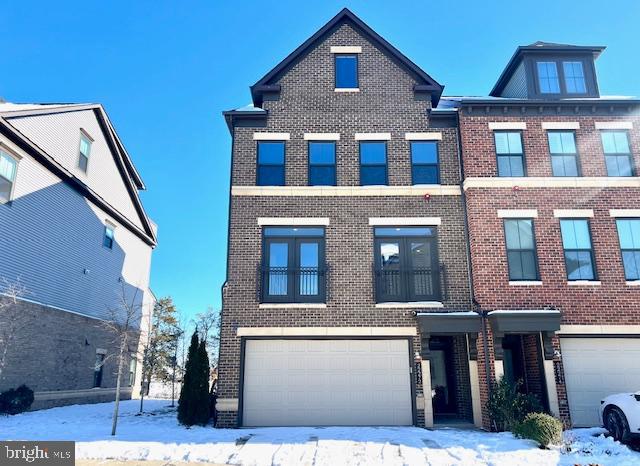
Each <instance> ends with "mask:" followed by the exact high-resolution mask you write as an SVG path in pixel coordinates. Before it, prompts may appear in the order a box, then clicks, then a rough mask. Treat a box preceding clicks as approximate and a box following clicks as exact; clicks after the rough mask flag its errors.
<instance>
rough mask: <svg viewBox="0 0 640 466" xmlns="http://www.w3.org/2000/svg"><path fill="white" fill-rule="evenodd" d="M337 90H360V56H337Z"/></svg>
mask: <svg viewBox="0 0 640 466" xmlns="http://www.w3.org/2000/svg"><path fill="white" fill-rule="evenodd" d="M335 68H336V89H358V55H356V54H353V55H335Z"/></svg>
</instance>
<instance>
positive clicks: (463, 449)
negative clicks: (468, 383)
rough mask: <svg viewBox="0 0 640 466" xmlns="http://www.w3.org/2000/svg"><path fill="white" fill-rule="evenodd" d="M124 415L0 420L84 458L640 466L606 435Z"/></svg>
mask: <svg viewBox="0 0 640 466" xmlns="http://www.w3.org/2000/svg"><path fill="white" fill-rule="evenodd" d="M138 404H139V402H138V401H125V402H123V403H122V406H121V418H120V422H119V425H118V434H117V436H116V437H115V438H113V437H111V436H110V435H109V432H110V428H111V412H112V409H113V404H112V403H103V404H96V405H76V406H67V407H63V408H54V409H49V410H45V411H36V412H30V413H25V414H20V415H17V416H12V417H0V440H75V441H76V442H77V444H76V457H77V458H96V459H103V458H116V459H131V460H164V461H207V462H213V463H223V464H224V463H228V464H242V465H272V464H273V465H296V466H304V465H314V466H320V465H326V466H338V465H365V464H366V465H377V464H385V465H387V464H388V465H404V464H406V465H412V466H413V465H458V464H464V465H496V466H501V465H505V466H506V465H508V466H515V465H527V466H534V465H555V464H562V465H576V464H582V465H590V464H600V465H603V466H604V465H616V466H619V465H622V466H623V465H638V464H640V453H636V452H633V451H631V450H629V449H628V448H627V447H625V446H624V445H620V444H619V443H616V442H614V441H613V440H611V439H610V438H606V437H604V436H603V435H601V434H602V432H603V431H602V429H576V430H573V431H569V432H567V433H566V434H565V438H566V440H567V445H568V446H569V448H568V449H567V447H566V446H565V448H563V449H562V450H561V449H555V450H540V449H539V448H537V447H536V446H535V444H534V443H533V442H530V441H528V440H519V439H515V438H513V436H512V435H511V434H509V433H500V434H494V433H486V432H479V431H465V430H456V429H443V430H436V431H429V430H425V429H419V428H415V427H395V428H394V427H355V428H349V427H326V428H322V427H287V428H284V427H282V428H259V429H213V428H211V427H195V428H192V429H185V428H184V427H181V426H180V425H179V424H178V423H177V421H176V418H175V411H174V410H173V409H171V408H168V406H167V405H168V402H167V401H166V400H149V401H145V411H146V414H144V415H142V416H137V415H136V414H137V411H138Z"/></svg>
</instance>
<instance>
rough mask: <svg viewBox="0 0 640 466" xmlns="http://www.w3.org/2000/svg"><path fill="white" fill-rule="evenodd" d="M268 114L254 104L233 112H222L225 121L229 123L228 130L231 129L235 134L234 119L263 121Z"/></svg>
mask: <svg viewBox="0 0 640 466" xmlns="http://www.w3.org/2000/svg"><path fill="white" fill-rule="evenodd" d="M267 114H268V112H267V111H266V110H265V109H263V108H260V107H256V106H255V105H253V104H249V105H245V106H244V107H239V108H235V109H232V110H226V111H224V112H222V115H223V116H224V121H225V122H226V123H227V128H229V132H230V133H232V134H233V120H234V118H236V117H238V118H245V119H252V120H256V119H261V118H266V116H267Z"/></svg>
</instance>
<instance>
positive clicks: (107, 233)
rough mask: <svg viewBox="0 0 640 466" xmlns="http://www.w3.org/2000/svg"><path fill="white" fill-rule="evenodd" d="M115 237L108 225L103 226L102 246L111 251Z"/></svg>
mask: <svg viewBox="0 0 640 466" xmlns="http://www.w3.org/2000/svg"><path fill="white" fill-rule="evenodd" d="M114 236H115V228H114V227H113V225H109V224H108V223H107V224H106V225H105V226H104V236H103V238H102V245H103V246H104V247H105V248H107V249H113V239H114Z"/></svg>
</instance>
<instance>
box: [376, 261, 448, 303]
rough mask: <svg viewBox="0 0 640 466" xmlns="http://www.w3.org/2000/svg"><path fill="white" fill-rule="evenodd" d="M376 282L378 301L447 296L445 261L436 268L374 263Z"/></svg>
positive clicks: (418, 299) (417, 299) (433, 298)
mask: <svg viewBox="0 0 640 466" xmlns="http://www.w3.org/2000/svg"><path fill="white" fill-rule="evenodd" d="M373 282H374V290H375V300H376V302H378V303H384V302H410V301H443V300H446V299H447V296H446V290H447V283H446V282H447V275H446V270H445V267H444V265H442V264H441V265H440V266H439V267H436V268H432V267H394V268H391V267H387V268H382V267H380V266H379V265H377V264H374V266H373ZM443 290H444V292H445V293H444V295H443V293H442V291H443Z"/></svg>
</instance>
